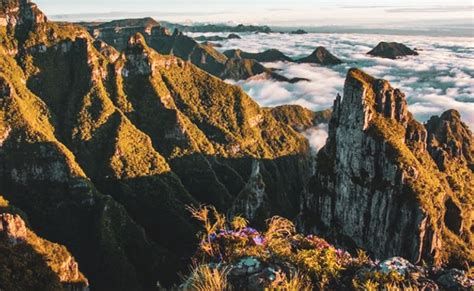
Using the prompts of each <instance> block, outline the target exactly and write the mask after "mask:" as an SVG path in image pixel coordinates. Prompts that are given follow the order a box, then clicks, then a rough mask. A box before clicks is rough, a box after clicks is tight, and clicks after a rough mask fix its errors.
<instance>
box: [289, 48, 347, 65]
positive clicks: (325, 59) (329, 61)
mask: <svg viewBox="0 0 474 291" xmlns="http://www.w3.org/2000/svg"><path fill="white" fill-rule="evenodd" d="M296 62H298V63H310V64H319V65H322V66H334V65H339V64H342V61H341V60H340V59H338V58H337V57H335V56H334V55H333V54H331V53H330V52H329V51H328V50H327V49H326V48H324V47H322V46H320V47H318V48H316V50H314V52H313V53H312V54H311V55H309V56H307V57H305V58H302V59H299V60H297V61H296Z"/></svg>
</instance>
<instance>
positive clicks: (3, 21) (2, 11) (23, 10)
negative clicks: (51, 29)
mask: <svg viewBox="0 0 474 291" xmlns="http://www.w3.org/2000/svg"><path fill="white" fill-rule="evenodd" d="M46 21H47V18H46V16H45V15H44V14H43V12H41V11H40V10H39V9H38V7H37V6H36V4H34V3H31V2H30V1H29V0H4V1H2V2H0V26H9V27H15V26H17V25H20V26H24V27H25V29H30V28H31V27H32V26H35V25H38V24H41V23H44V22H46Z"/></svg>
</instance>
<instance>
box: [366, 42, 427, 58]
mask: <svg viewBox="0 0 474 291" xmlns="http://www.w3.org/2000/svg"><path fill="white" fill-rule="evenodd" d="M367 54H369V55H372V56H376V57H381V58H387V59H397V58H401V57H405V56H417V55H418V53H417V52H416V51H414V50H412V49H410V48H409V47H407V46H406V45H404V44H402V43H398V42H384V41H382V42H380V43H379V44H378V45H377V46H376V47H375V48H374V49H373V50H371V51H370V52H368V53H367Z"/></svg>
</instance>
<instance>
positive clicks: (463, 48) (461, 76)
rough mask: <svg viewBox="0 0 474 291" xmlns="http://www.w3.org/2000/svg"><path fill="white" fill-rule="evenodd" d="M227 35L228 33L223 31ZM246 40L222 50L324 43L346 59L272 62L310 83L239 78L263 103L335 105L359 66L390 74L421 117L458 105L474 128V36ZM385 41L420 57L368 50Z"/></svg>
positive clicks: (291, 52)
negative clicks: (391, 55) (322, 63)
mask: <svg viewBox="0 0 474 291" xmlns="http://www.w3.org/2000/svg"><path fill="white" fill-rule="evenodd" d="M222 35H226V34H222ZM241 36H242V39H232V40H228V41H224V42H222V44H223V47H222V48H219V50H222V51H224V50H227V49H235V48H240V49H242V50H245V51H249V52H259V51H263V50H266V49H270V48H276V49H279V50H281V51H282V52H283V53H285V54H287V55H288V56H290V57H293V58H300V57H303V56H307V55H308V54H310V53H311V52H312V51H313V50H314V49H315V48H316V47H317V46H324V47H326V48H327V49H328V50H329V51H330V52H332V53H333V54H334V55H336V56H337V57H339V58H341V59H342V60H343V61H344V62H345V63H344V64H342V65H338V66H334V67H331V68H325V67H321V66H317V65H308V64H292V63H282V62H277V63H268V64H267V66H269V67H273V68H278V69H280V70H281V73H282V74H283V75H285V76H288V77H303V78H308V79H310V82H299V83H296V84H288V83H281V82H274V81H270V80H266V81H265V80H249V81H241V82H238V84H239V85H240V86H242V87H243V88H244V90H245V91H247V92H248V93H249V94H250V96H252V97H253V98H254V99H255V100H256V101H257V102H258V103H260V104H261V105H263V106H277V105H282V104H300V105H303V106H305V107H307V108H309V109H312V110H321V109H325V108H329V107H331V106H332V103H333V100H334V98H335V96H336V94H337V93H338V92H342V89H343V86H344V78H345V75H346V73H347V70H348V69H349V68H351V67H358V68H361V69H363V70H365V71H366V72H367V73H369V74H371V75H374V76H375V77H377V78H383V79H387V80H389V81H390V82H391V83H392V86H394V87H398V88H400V89H401V90H402V91H403V92H405V93H406V96H407V101H408V104H409V109H410V111H411V112H412V113H413V114H414V115H415V117H416V118H417V119H418V120H419V121H422V122H424V121H426V120H427V119H429V117H431V116H432V115H439V114H441V113H442V112H444V111H445V110H448V109H456V110H458V111H460V112H461V116H462V119H463V120H464V121H465V122H466V123H467V124H468V125H469V127H470V128H471V129H474V41H473V39H472V38H461V37H456V38H455V37H428V36H394V35H364V34H316V33H314V34H313V33H311V34H306V35H290V34H277V33H274V34H268V35H266V34H253V33H248V34H241ZM380 41H396V42H401V43H404V44H406V45H407V46H409V47H411V48H418V49H419V54H420V55H419V56H415V57H408V58H403V59H398V60H389V59H381V58H374V57H371V56H368V55H367V54H366V53H367V52H368V51H369V50H371V49H372V48H373V47H375V46H376V45H377V43H378V42H380Z"/></svg>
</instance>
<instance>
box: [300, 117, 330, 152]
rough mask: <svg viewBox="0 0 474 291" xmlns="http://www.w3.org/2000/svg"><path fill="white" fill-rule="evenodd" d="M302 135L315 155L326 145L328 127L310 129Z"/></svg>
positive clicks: (324, 125)
mask: <svg viewBox="0 0 474 291" xmlns="http://www.w3.org/2000/svg"><path fill="white" fill-rule="evenodd" d="M303 135H304V136H305V137H306V138H307V139H308V141H309V145H310V147H311V149H312V150H313V152H314V153H317V152H319V150H320V149H321V148H322V147H323V146H324V145H325V144H326V140H327V139H328V125H327V124H320V125H318V126H317V127H312V128H310V129H308V130H306V131H305V132H303Z"/></svg>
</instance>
